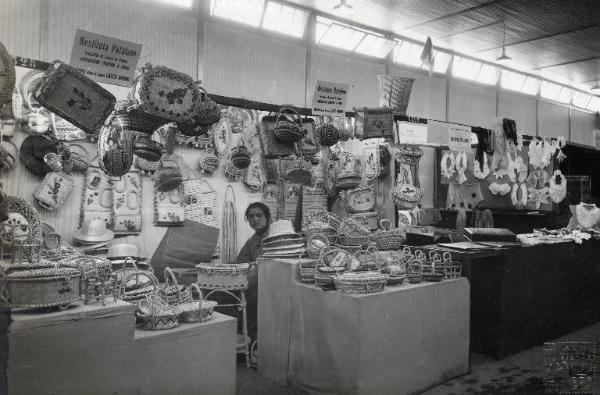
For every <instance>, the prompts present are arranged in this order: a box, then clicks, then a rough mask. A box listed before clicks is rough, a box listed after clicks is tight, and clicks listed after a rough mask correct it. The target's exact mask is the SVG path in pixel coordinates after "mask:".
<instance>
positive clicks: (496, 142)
mask: <svg viewBox="0 0 600 395" xmlns="http://www.w3.org/2000/svg"><path fill="white" fill-rule="evenodd" d="M492 137H493V139H492V145H493V147H494V155H493V157H492V172H493V174H494V176H496V178H497V179H502V178H503V177H504V176H506V175H508V174H507V171H506V168H507V161H508V158H507V156H506V147H507V143H506V136H505V134H504V130H503V128H502V119H501V118H495V119H494V122H493V125H492Z"/></svg>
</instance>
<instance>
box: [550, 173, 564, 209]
mask: <svg viewBox="0 0 600 395" xmlns="http://www.w3.org/2000/svg"><path fill="white" fill-rule="evenodd" d="M548 193H549V194H550V199H552V201H553V202H554V203H560V202H562V201H563V200H564V198H565V197H567V180H566V179H565V176H563V174H562V173H561V171H560V170H555V171H554V174H553V175H552V177H550V188H549V191H548Z"/></svg>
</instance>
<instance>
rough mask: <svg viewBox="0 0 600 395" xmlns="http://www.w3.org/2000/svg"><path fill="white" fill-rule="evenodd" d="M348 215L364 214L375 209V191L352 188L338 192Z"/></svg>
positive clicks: (367, 188)
mask: <svg viewBox="0 0 600 395" xmlns="http://www.w3.org/2000/svg"><path fill="white" fill-rule="evenodd" d="M340 197H341V198H342V200H343V202H344V205H345V206H346V209H347V210H348V212H349V213H352V214H355V213H365V212H367V211H372V210H373V209H374V208H375V191H374V190H373V188H371V187H363V188H354V189H351V190H348V191H342V192H340Z"/></svg>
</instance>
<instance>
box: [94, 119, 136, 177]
mask: <svg viewBox="0 0 600 395" xmlns="http://www.w3.org/2000/svg"><path fill="white" fill-rule="evenodd" d="M133 152H134V147H133V135H132V134H131V131H130V130H129V125H128V123H127V120H126V119H125V118H123V117H122V116H121V115H119V114H118V113H116V112H115V113H112V114H111V115H110V116H109V117H108V119H107V120H106V122H105V123H104V126H102V128H101V129H100V135H99V136H98V164H99V165H100V168H101V169H102V170H103V171H104V172H105V173H106V174H108V175H109V176H113V177H121V176H123V175H125V174H126V173H127V172H128V171H129V169H131V165H132V164H133Z"/></svg>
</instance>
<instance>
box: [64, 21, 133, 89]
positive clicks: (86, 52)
mask: <svg viewBox="0 0 600 395" xmlns="http://www.w3.org/2000/svg"><path fill="white" fill-rule="evenodd" d="M141 51H142V46H141V45H140V44H135V43H132V42H129V41H123V40H119V39H116V38H113V37H108V36H102V35H100V34H96V33H91V32H86V31H85V30H80V29H77V32H76V33H75V42H74V43H73V49H72V50H71V61H70V62H69V64H70V65H71V66H73V67H74V68H76V69H77V70H79V71H80V72H82V73H83V74H84V75H85V76H87V77H88V78H90V79H91V80H94V81H96V82H105V83H107V84H114V85H121V86H131V80H132V79H133V73H134V72H135V69H136V67H137V63H138V60H139V58H140V52H141Z"/></svg>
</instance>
